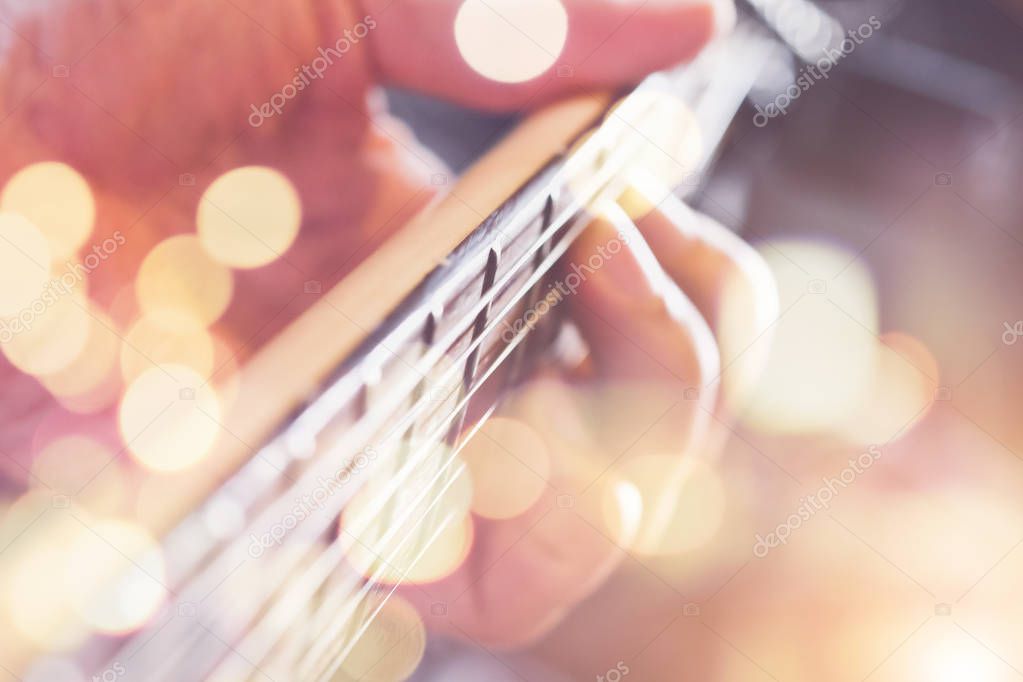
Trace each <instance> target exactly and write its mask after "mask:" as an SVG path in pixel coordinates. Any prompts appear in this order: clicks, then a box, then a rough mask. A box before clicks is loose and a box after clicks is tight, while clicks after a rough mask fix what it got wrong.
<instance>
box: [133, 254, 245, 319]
mask: <svg viewBox="0 0 1023 682" xmlns="http://www.w3.org/2000/svg"><path fill="white" fill-rule="evenodd" d="M233 292H234V276H233V275H232V274H231V271H230V270H229V269H228V268H226V267H224V266H223V265H221V264H220V263H218V262H217V261H215V260H213V258H211V257H210V256H209V254H207V253H206V251H205V250H204V249H203V247H202V244H200V242H199V238H198V237H196V236H195V235H178V236H176V237H171V238H170V239H165V240H164V241H162V242H160V243H159V244H157V245H156V247H154V248H153V250H152V251H150V252H149V253H148V254H147V255H146V257H145V259H144V260H143V261H142V265H141V266H140V267H139V274H138V277H137V278H136V282H135V293H136V295H137V296H138V302H139V307H140V308H141V309H142V311H143V312H145V313H155V312H160V311H168V310H169V311H175V312H180V313H184V314H186V315H190V316H193V317H195V318H196V319H198V320H201V321H202V322H203V323H205V324H207V325H210V324H213V323H214V322H216V321H217V320H218V319H219V318H220V316H221V315H222V314H223V313H224V311H225V310H226V309H227V306H228V304H229V303H230V302H231V295H232V293H233Z"/></svg>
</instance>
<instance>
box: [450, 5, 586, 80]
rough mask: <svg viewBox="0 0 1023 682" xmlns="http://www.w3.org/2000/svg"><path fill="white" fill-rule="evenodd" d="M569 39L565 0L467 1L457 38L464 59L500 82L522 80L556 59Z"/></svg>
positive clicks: (457, 19)
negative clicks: (563, 3) (561, 0)
mask: <svg viewBox="0 0 1023 682" xmlns="http://www.w3.org/2000/svg"><path fill="white" fill-rule="evenodd" d="M567 40H568V12H566V10H565V7H564V5H562V4H561V2H560V0H465V2H463V3H462V6H461V7H460V8H459V10H458V15H457V16H456V17H455V42H456V43H457V45H458V51H459V52H460V53H461V55H462V58H463V59H464V60H465V62H466V63H467V64H468V65H469V66H470V67H472V69H473V70H474V71H476V72H477V73H479V74H480V75H481V76H485V77H486V78H489V79H490V80H493V81H497V82H499V83H522V82H525V81H528V80H532V79H533V78H536V77H537V76H539V75H541V74H542V73H544V72H545V71H547V70H548V69H550V68H551V67H552V66H554V64H555V62H557V60H558V57H560V56H561V52H562V50H564V48H565V43H566V41H567Z"/></svg>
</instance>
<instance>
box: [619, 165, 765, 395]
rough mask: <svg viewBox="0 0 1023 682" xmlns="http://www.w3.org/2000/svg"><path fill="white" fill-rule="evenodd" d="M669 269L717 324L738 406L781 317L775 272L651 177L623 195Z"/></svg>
mask: <svg viewBox="0 0 1023 682" xmlns="http://www.w3.org/2000/svg"><path fill="white" fill-rule="evenodd" d="M623 201H624V203H625V204H626V206H627V210H628V211H629V212H630V213H631V214H632V215H642V216H643V217H642V218H641V219H640V220H639V221H638V222H637V225H638V227H639V229H640V231H641V232H642V234H643V236H644V237H645V239H646V240H647V242H648V243H649V244H650V247H651V248H652V249H653V250H654V252H655V253H656V254H657V258H658V260H659V261H660V263H661V265H662V266H663V268H664V270H665V272H667V273H668V275H669V276H670V277H671V278H672V279H673V280H674V281H675V282H676V283H677V284H678V285H679V286H680V287H681V288H682V290H683V291H685V292H686V294H687V295H688V296H689V297H690V298H691V299H692V301H693V303H694V304H695V305H696V307H697V308H698V309H699V310H700V312H701V313H702V314H703V316H704V317H705V318H706V319H707V320H708V322H709V323H710V324H711V326H712V328H713V329H714V332H715V335H716V338H717V342H718V348H719V351H720V354H721V361H722V367H723V376H722V382H721V383H722V399H723V400H724V401H725V402H726V403H728V404H730V405H731V406H732V407H734V408H736V409H738V408H739V407H740V403H741V401H742V399H743V398H744V397H745V396H746V395H747V394H748V392H749V390H750V389H751V388H752V386H753V385H754V384H755V382H756V380H757V379H758V377H759V376H760V374H761V372H762V370H763V365H764V362H765V361H766V355H767V350H768V348H769V346H770V329H771V327H772V325H773V324H774V322H775V320H776V319H777V317H778V292H777V287H776V285H775V281H774V277H773V275H772V274H771V271H770V269H769V268H768V266H767V264H766V262H765V261H764V260H763V258H761V257H760V255H759V254H758V253H757V251H756V249H754V248H753V247H752V246H750V245H749V244H748V243H746V242H745V241H743V240H742V239H741V238H739V237H738V236H737V235H736V234H735V233H734V232H732V231H731V230H729V229H727V228H726V227H724V226H723V225H721V224H720V223H718V222H716V221H715V220H713V219H711V218H709V217H708V216H705V215H702V214H699V213H697V212H695V211H693V210H692V209H690V208H689V207H688V206H686V205H685V204H684V203H683V202H682V201H681V200H680V199H678V197H676V196H675V195H674V194H673V193H672V192H671V191H670V190H669V189H667V188H666V187H662V186H658V184H657V183H656V182H655V181H653V180H652V179H651V178H648V177H645V178H637V179H636V181H635V182H634V183H633V185H632V186H631V188H630V189H629V190H628V192H627V193H626V196H625V197H624V199H623Z"/></svg>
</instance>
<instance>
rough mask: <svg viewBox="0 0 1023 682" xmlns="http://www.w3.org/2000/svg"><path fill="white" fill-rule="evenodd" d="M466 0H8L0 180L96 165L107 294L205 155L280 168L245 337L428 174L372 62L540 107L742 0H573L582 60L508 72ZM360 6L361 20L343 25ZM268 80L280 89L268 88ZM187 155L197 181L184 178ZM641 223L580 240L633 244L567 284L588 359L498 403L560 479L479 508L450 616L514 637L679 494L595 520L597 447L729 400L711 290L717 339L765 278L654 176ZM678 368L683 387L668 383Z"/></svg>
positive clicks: (703, 416)
mask: <svg viewBox="0 0 1023 682" xmlns="http://www.w3.org/2000/svg"><path fill="white" fill-rule="evenodd" d="M460 5H461V2H459V1H458V0H361V2H356V0H347V1H346V0H303V1H301V2H294V0H177V1H175V2H158V1H156V0H142V1H141V2H139V0H46V1H42V0H0V20H2V21H0V47H2V49H3V52H2V60H3V61H2V64H0V116H3V117H4V118H3V121H2V124H0V147H2V148H3V150H4V154H3V155H2V158H0V181H6V179H7V178H9V177H11V176H12V175H13V174H14V173H16V172H17V171H18V170H20V169H22V168H24V167H25V166H26V165H28V164H31V163H35V162H39V161H51V160H57V161H62V162H65V163H67V164H69V165H71V166H72V167H74V168H75V169H76V170H78V171H79V172H80V173H81V174H82V175H83V176H84V177H85V178H86V180H87V181H88V182H89V184H90V187H91V189H92V191H93V194H94V195H95V198H96V203H97V219H96V227H95V229H94V231H93V233H92V234H91V236H90V237H89V241H88V243H89V244H97V243H100V242H101V241H102V240H103V239H105V238H107V237H110V236H111V235H113V234H114V233H115V232H116V231H118V230H119V231H121V232H122V233H123V234H124V237H125V243H124V245H123V246H122V247H121V248H120V249H119V250H118V251H117V253H116V254H115V255H114V256H113V257H111V259H110V260H109V261H108V262H107V263H106V264H104V265H103V266H102V267H100V268H98V269H97V270H96V271H95V272H94V273H92V274H90V277H89V296H90V298H91V299H92V300H93V301H94V302H96V303H97V304H98V305H99V306H100V307H102V308H111V307H114V308H116V305H117V304H118V301H119V298H118V294H119V292H121V291H122V290H123V287H124V286H125V285H128V284H130V283H131V282H132V279H133V277H134V276H135V274H136V271H137V268H138V265H139V263H140V261H141V259H142V258H143V257H144V256H145V255H146V254H147V253H148V252H149V251H150V250H151V249H152V248H153V246H155V245H156V244H157V243H159V242H160V241H161V240H163V239H165V238H166V237H168V236H170V235H173V234H180V233H191V232H194V229H195V222H196V218H195V216H196V211H197V207H198V205H199V201H200V197H201V195H202V192H203V191H204V189H205V188H206V187H208V186H209V185H210V183H211V182H212V181H213V180H215V179H216V178H218V177H219V176H221V175H222V174H224V173H225V172H228V171H230V170H232V169H235V168H238V167H241V166H250V165H265V166H271V167H273V168H275V169H277V170H279V171H280V172H281V173H283V174H284V176H286V177H287V178H288V179H289V180H290V181H291V183H292V184H293V185H294V187H295V188H296V190H297V192H298V194H299V198H300V200H301V205H302V210H303V218H302V225H301V230H300V233H299V236H298V238H297V240H296V242H295V243H294V245H293V246H291V248H290V249H289V250H288V251H287V252H286V253H285V254H283V255H282V256H281V258H279V259H278V260H277V261H276V262H274V263H273V264H271V265H268V266H265V267H262V268H257V269H252V270H239V271H236V272H235V274H234V277H235V295H234V299H233V301H232V303H231V307H230V308H229V310H228V312H227V314H226V315H225V317H224V318H223V320H222V321H221V322H220V324H219V326H218V331H220V332H221V333H223V334H225V335H227V336H228V337H229V338H231V339H232V340H233V346H234V347H235V348H236V349H240V351H241V353H242V354H243V355H244V354H246V353H247V352H251V350H254V349H255V348H257V347H258V346H259V344H260V343H262V342H263V341H264V340H266V339H267V338H268V337H269V336H270V335H271V334H272V333H274V332H275V331H277V330H279V329H280V327H281V326H283V325H284V324H286V322H287V321H288V320H290V319H292V318H293V317H294V316H295V315H296V314H297V313H298V312H300V310H301V308H302V307H304V306H305V305H306V304H305V303H303V302H302V301H306V300H308V298H306V297H301V296H299V294H300V293H301V292H302V288H303V284H304V283H305V282H307V281H309V280H316V281H319V282H321V283H322V286H323V287H324V288H327V287H330V286H331V285H333V284H334V283H335V282H336V281H337V280H338V279H340V278H341V277H342V276H343V275H344V273H345V272H346V271H348V270H350V269H351V267H352V266H353V265H354V264H356V263H357V262H358V261H359V260H361V259H362V258H363V257H365V256H366V255H368V254H369V253H370V252H371V251H372V250H373V248H375V246H376V245H378V244H379V243H380V242H381V241H382V240H384V239H386V237H387V235H388V234H389V233H390V232H392V231H393V230H394V229H395V228H397V227H398V226H400V225H401V224H402V223H403V222H405V221H406V220H407V219H408V218H409V217H411V216H412V215H414V214H415V213H416V212H417V211H418V210H419V209H421V208H422V207H423V206H424V205H425V204H426V203H428V202H429V201H430V200H431V198H432V195H433V193H434V188H433V187H432V186H431V182H430V178H431V176H432V175H433V174H435V173H438V172H443V170H444V169H443V168H442V166H441V164H440V163H439V162H438V161H437V160H436V159H435V158H434V157H433V156H432V155H431V154H430V153H429V152H428V151H427V150H425V149H424V148H422V147H421V146H419V145H418V144H417V142H416V141H415V140H414V139H413V137H412V136H411V135H410V134H409V132H408V131H407V130H406V129H405V128H404V127H403V126H402V125H401V124H399V123H398V122H397V121H396V120H395V119H393V118H392V117H391V116H389V114H388V113H387V111H386V106H385V103H384V102H383V101H382V98H381V97H380V96H379V93H378V91H377V90H376V88H377V86H378V85H380V84H388V85H397V86H403V87H408V88H413V89H417V90H420V91H423V92H427V93H431V94H435V95H440V96H443V97H446V98H448V99H451V100H453V101H456V102H460V103H463V104H468V105H471V106H476V107H482V108H487V109H494V110H503V111H516V110H521V109H525V108H534V107H537V106H540V105H542V104H544V103H546V102H549V101H551V100H552V99H555V98H557V97H559V96H564V95H566V94H573V93H575V92H578V91H580V90H581V89H584V88H603V87H616V86H620V85H624V84H626V83H631V82H635V81H637V80H639V79H640V78H641V77H642V76H643V75H644V74H646V73H648V72H650V71H653V70H656V69H659V68H662V67H666V66H668V65H671V64H673V63H676V62H679V61H682V60H685V59H688V58H690V57H692V56H693V55H694V54H695V53H696V52H697V51H698V50H699V49H700V48H701V47H702V46H703V45H704V44H705V43H706V42H707V41H708V40H709V39H710V38H711V37H712V36H713V35H714V34H715V32H717V31H719V30H722V28H723V27H726V26H727V25H729V24H730V23H731V21H732V12H733V10H732V9H731V7H730V5H728V4H727V3H726V2H718V1H713V2H712V1H711V0H677V1H676V0H659V1H658V2H653V1H647V2H641V1H640V0H636V1H635V2H622V1H621V0H564V5H565V6H566V9H567V10H568V15H569V27H570V31H569V37H568V42H567V44H566V46H565V49H564V52H563V54H562V56H561V57H560V59H559V60H558V61H559V63H564V64H571V65H573V67H574V77H573V78H570V79H565V78H556V77H555V76H554V74H553V70H554V69H553V68H552V69H551V70H549V71H548V72H547V73H545V74H543V75H542V76H541V77H539V78H537V79H534V80H531V81H528V82H526V83H521V84H515V85H508V84H501V83H497V82H494V81H491V80H489V79H487V78H485V77H483V76H481V75H480V74H478V73H476V72H475V71H474V70H473V69H471V68H470V67H469V66H468V65H467V64H466V62H465V61H464V60H463V58H462V56H461V54H460V53H459V51H458V49H457V47H456V45H455V41H454V35H453V31H452V26H453V24H454V19H455V15H456V13H457V11H458V9H459V7H460ZM360 24H362V25H363V26H364V27H368V28H369V30H368V31H362V30H360V31H355V27H356V26H358V25H360ZM363 36H364V37H363ZM341 38H345V39H346V40H348V41H349V43H350V45H351V49H350V51H348V52H347V53H345V54H344V55H343V57H342V58H339V59H335V60H334V61H333V63H332V64H331V65H330V66H329V68H327V69H325V70H323V72H322V77H319V78H316V79H314V80H312V81H311V83H310V85H309V86H308V87H306V88H304V89H303V90H302V91H301V92H297V93H296V95H295V96H294V97H289V98H286V101H284V100H283V99H282V97H283V96H282V95H280V93H282V92H283V88H284V87H285V86H286V85H287V84H289V83H292V82H293V79H294V78H295V77H296V74H299V73H301V70H302V69H303V67H304V66H307V65H310V64H311V63H312V62H313V61H314V60H315V59H316V58H317V57H320V56H321V55H322V52H321V51H319V50H320V48H329V47H331V46H334V45H336V44H337V42H338V41H339V39H341ZM64 67H66V74H67V75H66V77H65V76H64ZM275 95H276V96H277V99H276V100H275V99H274V97H275ZM275 101H276V102H278V103H280V104H281V106H279V107H277V108H274V107H271V108H269V109H268V108H266V106H265V105H266V104H267V103H270V102H275ZM277 109H279V111H278V110H277ZM271 111H272V115H270V112H271ZM185 174H188V175H191V176H194V178H195V182H194V185H193V184H191V183H184V184H182V183H181V182H180V177H181V176H182V175H185ZM661 203H662V202H661V199H660V198H658V199H656V200H651V204H652V205H653V204H661ZM637 225H638V228H637ZM637 225H634V224H633V223H632V222H631V221H630V220H629V219H628V217H627V216H625V215H624V214H621V213H620V212H617V211H616V210H613V209H609V211H608V215H607V216H605V219H604V220H602V221H599V222H597V223H596V224H594V225H593V226H592V228H591V229H590V231H589V233H588V234H587V236H586V237H585V238H584V239H583V240H581V241H580V243H578V244H577V245H575V247H574V248H573V251H572V253H571V254H570V258H569V261H570V262H572V263H585V262H587V261H588V260H589V258H590V256H591V255H593V253H594V252H595V251H597V250H598V248H599V247H602V246H605V245H607V244H608V243H609V241H611V240H620V241H621V246H622V247H623V248H622V249H621V251H620V252H618V255H615V256H614V257H613V258H609V259H608V260H607V262H606V263H605V265H604V266H603V267H602V268H601V269H599V270H598V271H597V272H595V273H594V274H593V276H592V277H590V278H589V279H588V280H587V281H586V282H585V283H584V284H583V286H582V287H581V288H580V289H579V291H578V294H577V295H576V296H574V297H573V298H572V299H571V301H570V306H571V310H572V313H573V315H574V319H575V320H576V322H577V324H578V326H579V327H580V329H581V330H582V332H583V334H584V336H585V340H586V342H587V345H588V346H589V349H590V352H591V359H590V362H589V363H588V368H587V370H586V371H585V372H584V373H582V374H581V375H579V376H573V377H571V378H566V377H546V378H543V379H540V380H538V381H537V382H536V383H535V384H534V385H532V386H530V387H528V388H527V390H526V391H525V392H524V394H523V396H522V397H521V399H520V400H517V401H515V404H514V405H513V406H512V407H511V408H510V410H509V413H510V414H513V415H515V416H516V417H517V418H520V419H522V420H523V421H524V422H525V423H527V424H529V425H530V426H531V427H532V428H533V429H535V430H536V431H537V432H538V433H539V434H541V436H542V437H543V439H544V441H545V442H546V443H547V446H548V448H549V450H550V451H551V459H552V469H551V478H550V485H549V491H548V492H550V495H549V496H545V497H544V499H543V500H542V501H540V502H538V503H537V504H536V505H535V506H534V507H533V508H531V509H530V510H529V511H528V512H527V513H525V514H523V515H520V516H518V517H516V518H513V519H510V520H504V521H483V520H481V521H480V522H479V525H478V529H477V538H476V543H475V545H474V548H473V550H472V554H471V556H470V557H469V559H468V560H467V561H466V563H465V565H464V566H463V567H462V568H461V569H460V570H459V571H458V572H457V573H456V574H455V575H453V576H451V577H450V578H449V579H447V580H445V581H443V582H442V583H439V584H437V585H432V586H430V589H429V593H430V599H433V600H437V601H447V602H449V603H450V604H451V605H452V606H451V608H452V611H451V614H450V615H451V617H450V621H449V624H450V625H451V626H452V628H453V630H454V631H457V632H459V633H460V634H462V635H468V636H470V637H472V638H474V639H479V640H482V641H484V642H487V643H490V644H497V645H512V644H517V643H522V642H524V641H528V640H529V639H531V638H533V637H535V636H537V635H538V634H540V633H542V632H543V631H545V630H546V629H548V628H549V627H551V626H552V625H553V624H554V623H556V622H557V620H558V618H559V617H560V616H561V615H562V614H564V613H565V611H567V610H568V609H569V608H571V607H572V606H573V605H574V604H576V603H578V602H579V601H580V600H581V599H583V598H585V597H586V596H587V595H589V594H590V593H591V592H592V591H593V590H594V589H595V588H596V586H597V585H599V583H600V582H601V581H602V580H603V579H604V578H605V577H606V576H607V575H608V574H609V573H610V572H611V571H612V570H613V568H614V566H615V565H616V563H617V562H618V561H619V560H620V559H621V556H622V551H621V547H625V546H628V545H629V544H630V543H632V542H634V541H636V540H637V538H639V537H640V535H641V534H642V533H652V532H655V531H654V530H648V529H654V528H655V527H656V526H657V525H658V522H657V519H658V518H659V517H660V516H663V514H664V513H665V512H663V511H658V510H660V509H662V508H670V506H671V499H670V490H668V491H665V492H664V495H663V497H664V500H654V501H651V500H649V499H645V498H644V499H642V504H641V505H640V506H639V507H637V506H636V504H635V500H630V494H631V493H629V492H628V490H627V489H615V488H614V486H611V487H610V488H609V489H610V490H611V491H612V492H611V495H612V499H613V500H614V504H616V505H617V507H615V509H616V514H617V516H616V515H615V514H612V515H611V516H612V517H614V518H615V519H616V520H615V521H614V522H613V523H610V524H608V523H607V519H608V514H607V512H606V507H605V504H606V501H605V498H604V497H603V493H602V492H601V491H604V490H605V489H606V488H608V485H609V484H608V481H607V480H605V478H606V477H604V476H603V474H604V471H605V470H607V469H608V468H609V467H611V466H612V465H613V464H614V463H615V462H616V461H617V459H618V458H619V457H621V456H623V455H627V454H629V452H630V449H631V448H632V447H633V446H634V445H635V443H636V442H638V441H640V440H642V441H643V442H644V443H646V446H647V447H654V448H657V449H658V450H659V451H662V452H669V453H673V454H675V455H678V456H679V457H680V456H681V455H682V454H683V453H689V452H694V451H706V450H708V449H710V448H712V447H713V443H714V441H715V438H714V428H713V426H712V425H713V424H715V423H717V422H718V420H720V421H721V422H727V420H728V418H729V417H728V414H727V410H726V409H724V408H723V407H722V406H721V404H720V400H719V396H718V395H717V392H716V386H717V384H718V383H719V381H718V380H719V374H720V368H721V366H722V362H721V359H720V353H719V347H721V348H723V347H724V345H721V344H726V341H723V340H722V339H721V338H720V336H719V338H718V342H717V343H716V342H715V337H714V333H715V332H719V334H720V333H721V332H722V327H723V318H722V310H724V309H725V308H728V309H729V311H730V314H731V313H735V312H736V311H740V314H739V315H738V316H739V317H740V318H745V319H748V320H750V321H751V323H750V325H749V326H748V327H746V328H743V329H742V331H741V332H735V333H734V334H732V338H731V339H730V340H728V341H727V344H729V345H728V347H729V348H730V349H734V348H739V347H741V346H742V339H741V338H740V337H743V338H744V335H746V336H749V339H752V338H753V336H754V335H755V333H759V331H762V327H763V324H762V321H763V320H764V319H765V316H767V317H769V316H770V311H771V305H772V303H771V301H772V299H771V296H770V291H771V288H770V281H769V278H768V277H767V276H766V273H765V272H764V271H763V267H762V264H761V263H760V262H759V261H758V260H757V258H756V257H755V255H754V254H753V252H752V251H751V250H750V249H749V247H747V246H745V245H744V244H742V242H740V241H739V240H738V239H736V238H734V237H733V236H732V235H731V233H729V232H727V231H726V230H724V228H722V227H720V226H718V225H715V224H714V223H712V222H711V221H709V220H707V219H705V218H702V217H699V216H696V215H693V214H691V213H688V212H686V210H685V209H684V207H682V206H681V205H676V204H675V203H674V202H672V201H670V200H669V201H667V202H666V203H664V204H662V205H661V206H660V208H659V209H651V210H647V211H646V215H645V217H643V218H642V219H640V220H639V221H638V223H637ZM655 254H656V255H655ZM765 291H766V292H767V295H766V296H764V295H763V293H762V292H765ZM729 319H731V318H729ZM724 326H727V325H724ZM741 326H742V325H740V327H741ZM726 332H727V333H732V331H729V330H726ZM749 339H747V340H749ZM727 355H728V354H727V353H726V356H727ZM2 372H3V375H4V382H5V385H6V387H7V388H6V391H5V398H4V399H3V405H2V409H3V416H2V419H3V420H4V422H5V424H11V425H12V428H10V429H8V430H7V436H6V437H5V438H4V439H3V441H2V442H0V449H2V450H4V451H5V452H16V453H18V454H22V453H26V452H28V451H29V450H30V448H31V445H30V444H31V441H32V434H33V432H34V427H35V425H36V424H37V423H38V419H39V417H40V415H41V414H43V413H45V412H48V411H52V409H55V408H52V405H51V402H52V401H50V400H49V399H48V395H47V393H46V391H45V390H44V389H42V387H41V386H39V385H38V384H37V383H35V381H34V380H33V379H29V378H28V377H26V376H24V375H21V374H19V373H17V372H16V370H14V369H13V368H12V367H10V366H4V367H3V368H2ZM687 389H695V390H697V391H698V392H699V399H698V400H689V401H686V400H684V392H685V391H686V390H687ZM545 406H547V407H545ZM100 418H101V417H95V419H100ZM106 418H108V419H109V414H108V415H106ZM15 424H16V425H17V426H16V427H15V426H14V425H15ZM644 439H645V440H644ZM594 486H596V487H594ZM594 491H597V492H601V494H600V495H597V494H596V493H595V492H594ZM623 491H624V492H623ZM555 493H557V494H558V495H571V496H573V498H574V499H575V500H577V501H578V506H577V507H576V508H575V512H577V513H573V514H561V515H559V514H557V513H550V512H551V510H555V511H556V508H557V504H556V496H555ZM637 509H638V510H639V511H637ZM410 598H412V599H413V600H416V599H417V598H418V599H420V600H422V599H423V598H424V597H422V595H420V596H419V597H417V596H416V594H410ZM422 606H424V607H425V606H428V604H422Z"/></svg>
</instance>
